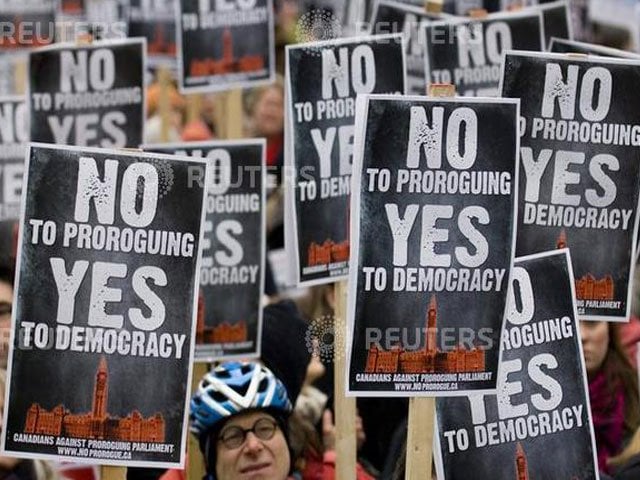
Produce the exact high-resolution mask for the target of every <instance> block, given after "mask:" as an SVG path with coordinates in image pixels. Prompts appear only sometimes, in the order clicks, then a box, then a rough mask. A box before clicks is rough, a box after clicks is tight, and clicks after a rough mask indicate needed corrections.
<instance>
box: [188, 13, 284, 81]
mask: <svg viewBox="0 0 640 480" xmlns="http://www.w3.org/2000/svg"><path fill="white" fill-rule="evenodd" d="M179 3H180V17H179V22H178V41H179V44H178V45H179V48H178V50H179V52H180V53H179V57H180V58H179V61H178V63H179V65H180V75H179V80H180V89H181V90H182V91H184V92H196V91H217V90H229V89H232V88H238V87H251V86H255V85H260V84H264V83H269V82H272V81H273V79H274V77H275V47H274V39H273V5H272V1H271V0H225V1H220V0H180V2H179Z"/></svg>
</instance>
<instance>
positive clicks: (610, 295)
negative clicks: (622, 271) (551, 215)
mask: <svg viewBox="0 0 640 480" xmlns="http://www.w3.org/2000/svg"><path fill="white" fill-rule="evenodd" d="M567 247H568V243H567V233H566V232H565V231H564V229H562V230H561V231H560V235H559V236H558V240H557V241H556V248H567ZM614 295H615V293H614V285H613V278H612V277H611V275H605V276H604V277H603V278H601V279H597V278H596V277H595V276H594V275H593V274H591V273H587V274H585V275H583V276H582V277H580V278H576V298H577V299H578V300H613V299H614Z"/></svg>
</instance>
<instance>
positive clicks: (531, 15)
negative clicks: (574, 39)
mask: <svg viewBox="0 0 640 480" xmlns="http://www.w3.org/2000/svg"><path fill="white" fill-rule="evenodd" d="M424 35H425V36H424V42H425V55H424V61H425V78H426V80H427V84H432V83H450V84H454V85H455V86H456V90H457V92H458V95H463V96H467V97H487V96H489V97H495V96H498V85H499V83H500V67H501V65H502V57H503V52H504V51H505V50H509V49H514V50H535V51H540V50H544V37H543V32H542V13H541V12H540V11H533V12H518V13H497V14H493V15H488V16H487V17H485V18H481V19H477V20H471V19H466V20H460V19H452V20H447V21H443V22H435V23H431V24H428V25H426V26H425V27H424Z"/></svg>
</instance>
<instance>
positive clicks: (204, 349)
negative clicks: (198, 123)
mask: <svg viewBox="0 0 640 480" xmlns="http://www.w3.org/2000/svg"><path fill="white" fill-rule="evenodd" d="M265 148H266V146H265V141H264V140H263V139H254V140H230V141H215V142H189V143H182V144H157V145H147V146H145V147H144V149H145V150H149V151H154V152H160V153H169V154H177V155H187V156H190V157H197V158H204V159H205V160H206V161H207V162H208V163H209V164H210V165H211V172H212V178H211V180H212V182H213V183H211V184H210V185H209V187H208V189H207V200H206V204H205V205H206V218H205V223H204V232H205V233H204V237H203V239H202V245H203V246H202V250H203V252H202V267H201V269H200V295H201V297H202V302H203V303H202V304H201V307H200V308H201V311H200V316H199V318H198V327H197V329H196V360H207V361H214V360H215V361H217V360H220V359H222V358H232V357H242V358H248V357H257V356H259V354H260V332H261V331H262V308H261V302H262V296H263V294H264V264H265V233H264V232H265V227H264V225H265V188H266V187H265V181H264V175H265V160H264V156H265ZM203 174H204V171H202V172H201V175H200V176H199V177H197V176H196V175H194V176H193V181H199V182H201V181H204V175H203Z"/></svg>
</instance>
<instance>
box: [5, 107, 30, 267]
mask: <svg viewBox="0 0 640 480" xmlns="http://www.w3.org/2000/svg"><path fill="white" fill-rule="evenodd" d="M28 121H29V118H28V115H27V109H26V105H25V103H24V98H23V97H0V265H3V266H5V267H10V266H11V265H12V264H13V262H12V259H11V257H12V256H13V254H14V230H16V229H17V228H18V225H17V222H18V219H19V218H20V196H21V195H22V175H23V173H24V157H25V147H26V143H27V141H28V138H27V137H28V135H29V130H28V128H29V126H28Z"/></svg>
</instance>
